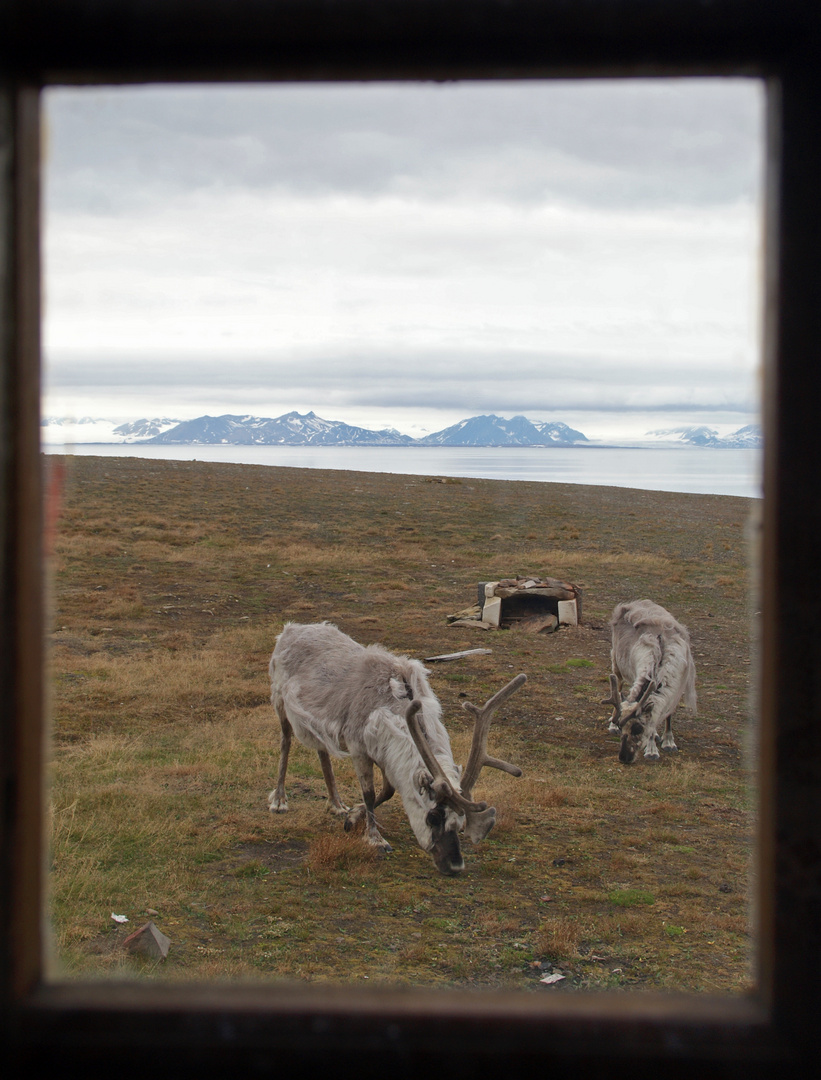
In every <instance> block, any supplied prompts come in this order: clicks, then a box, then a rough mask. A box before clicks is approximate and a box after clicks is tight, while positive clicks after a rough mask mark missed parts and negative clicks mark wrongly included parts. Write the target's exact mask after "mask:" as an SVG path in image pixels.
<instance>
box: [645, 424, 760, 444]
mask: <svg viewBox="0 0 821 1080" xmlns="http://www.w3.org/2000/svg"><path fill="white" fill-rule="evenodd" d="M647 438H648V439H649V440H652V441H657V440H658V441H660V442H677V443H685V444H687V445H688V446H711V447H730V448H736V449H750V450H758V449H760V448H761V447H762V446H763V444H764V436H763V432H762V431H761V425H760V424H747V425H746V427H742V428H739V429H738V431H733V432H731V433H730V434H729V435H719V433H718V432H717V431H716V430H715V429H714V428H709V427H704V426H702V427H677V428H666V429H664V430H662V431H648V433H647Z"/></svg>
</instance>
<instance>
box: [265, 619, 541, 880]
mask: <svg viewBox="0 0 821 1080" xmlns="http://www.w3.org/2000/svg"><path fill="white" fill-rule="evenodd" d="M269 673H270V676H271V702H272V704H273V706H274V709H275V710H276V713H277V716H278V717H279V722H280V726H281V728H282V740H281V754H280V761H279V773H278V777H277V786H276V787H275V788H274V790H273V791H272V792H271V793H270V795H269V797H268V808H269V809H270V810H271V811H272V812H273V813H282V812H284V811H286V810H287V809H288V801H287V798H286V795H285V774H286V771H287V768H288V754H289V752H290V748H291V739H292V736H294V735H295V736H296V738H297V739H298V740H299V742H301V743H302V745H303V746H306V747H308V748H309V749H313V750H316V752H317V754H318V755H319V761H320V764H321V766H322V774H323V776H324V778H325V785H326V787H327V789H328V795H329V798H330V802H331V808H332V809H333V811H334V812H335V813H337V814H340V815H344V816H345V829H346V830H349V829H351V828H353V826H354V825H355V824H357V823H358V822H359V821H362V820H363V818H364V819H365V823H366V824H365V838H366V841H367V842H368V843H369V844H371V845H373V846H374V847H377V848H379V849H381V850H383V851H390V850H391V847H390V844H388V842H387V840H385V838H384V837H383V836H382V835H381V833H380V832H379V828H378V826H377V823H376V818H375V817H374V810H375V809H376V807H377V806H379V805H380V804H381V803H383V802H385V801H387V800H388V799H389V798H391V796H392V795H394V794H395V792H397V791H398V792H399V795H400V797H401V799H402V803H403V805H404V808H405V813H406V814H407V817H408V821H409V822H410V826H411V828H412V830H413V833H414V835H415V837H416V840H417V842H418V843H419V846H420V847H421V848H423V849H424V850H425V851H427V852H429V853H430V854H431V855H432V856H433V861H434V864H435V866H436V868H437V869H438V870H440V871H441V872H442V873H443V874H449V875H455V874H459V873H461V872H462V870H464V866H465V864H464V860H463V858H462V852H461V848H460V843H459V833H460V832H461V831H462V830H464V833H465V835H466V836H467V837H468V838H469V839H470V840H471V841H472V842H473V843H478V842H479V841H480V840H483V839H484V838H485V837H486V836H487V834H488V833H489V832H490V830H491V829H492V828H493V825H494V822H495V820H496V810H495V808H494V807H492V806H488V805H487V803H485V802H474V801H473V787H474V785H475V783H476V780H477V779H478V777H479V773H480V772H481V770H482V768H483V766H485V765H487V766H490V767H492V768H496V769H502V770H503V771H504V772H507V773H510V774H511V775H512V776H521V775H522V770H521V769H520V768H518V766H516V765H511V764H509V763H508V762H505V761H499V760H497V759H496V758H493V757H489V756H488V754H487V736H488V731H489V728H490V721H491V718H492V716H493V713H494V712H495V711H496V709H498V707H499V706H500V705H501V704H502V702H503V701H505V700H506V699H507V698H509V697H510V695H511V694H513V693H514V692H515V691H516V690H517V689H518V688H519V687H520V686H521V685H522V684H523V683H524V682H525V681H526V679H527V676H526V675H523V674H522V675H517V676H516V678H514V679H512V680H511V682H509V683H508V684H507V686H505V687H503V688H502V689H501V690H500V691H499V692H498V693H497V694H495V695H494V696H493V697H492V698H491V699H490V700H489V701H488V702H486V704H485V705H484V706H482V707H481V708H479V707H478V706H476V705H472V704H470V703H469V702H465V705H464V707H465V708H466V709H468V710H469V711H470V712H472V713H473V714H474V716H475V718H476V721H475V726H474V732H473V744H472V747H471V751H470V755H469V758H468V761H467V764H466V766H465V769H464V772H462V769H461V767H460V766H458V765H456V764H455V762H454V760H453V753H452V751H451V746H450V739H449V738H448V733H447V731H446V730H445V727H444V725H443V723H442V720H441V712H442V710H441V705H440V703H439V700H438V698H437V697H436V695H435V694H434V693H433V691H432V690H431V688H430V685H429V684H428V680H427V674H428V672H427V671H426V669H425V668H424V666H423V665H422V664H421V663H420V662H419V661H418V660H412V659H410V658H409V657H407V656H397V655H394V654H393V653H391V652H388V650H387V649H385V648H383V647H382V646H381V645H368V646H363V645H360V644H359V643H358V642H356V641H354V640H353V638H350V637H348V635H347V634H343V633H342V631H341V630H339V629H338V628H337V627H336V626H333V625H332V624H331V623H327V622H322V623H311V624H299V623H288V624H287V625H286V626H285V628H284V630H283V631H282V633H281V634H280V635H279V637H278V638H277V643H276V647H275V649H274V652H273V655H272V656H271V662H270V665H269ZM345 756H349V757H350V759H351V761H352V763H353V766H354V769H355V770H356V775H357V778H358V780H359V784H360V787H361V789H362V803H361V804H359V805H357V806H355V807H353V809H349V808H348V807H347V806H345V804H344V803H343V802H342V800H341V798H340V796H339V792H338V790H337V786H336V778H335V776H334V771H333V766H332V764H331V758H332V757H345ZM374 765H376V766H378V767H379V769H380V771H381V772H382V777H383V783H382V788H381V791H380V792H379V794H378V795H377V794H376V791H375V786H374Z"/></svg>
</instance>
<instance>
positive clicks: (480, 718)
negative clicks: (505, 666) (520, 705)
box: [462, 673, 527, 799]
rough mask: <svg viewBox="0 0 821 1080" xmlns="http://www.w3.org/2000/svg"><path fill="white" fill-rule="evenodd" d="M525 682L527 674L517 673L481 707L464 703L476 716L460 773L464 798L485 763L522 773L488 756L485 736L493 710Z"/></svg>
mask: <svg viewBox="0 0 821 1080" xmlns="http://www.w3.org/2000/svg"><path fill="white" fill-rule="evenodd" d="M526 682H527V675H525V674H524V673H522V674H521V675H517V676H516V678H515V679H511V680H510V682H509V683H508V684H507V686H503V687H502V689H501V690H499V692H498V693H496V694H494V695H493V697H492V698H490V700H489V701H486V702H485V704H484V705H483V706H482V708H481V709H480V708H479V707H478V705H473V704H471V702H469V701H466V702H465V703H464V708H466V709H467V710H468V711H469V712H472V713H473V715H474V716H475V717H476V726H475V727H474V729H473V744H472V746H471V748H470V756H469V757H468V763H467V765H466V766H465V771H464V773H463V774H462V794H463V795H464V796H465V797H466V798H468V799H469V798H470V797H471V795H472V794H473V785H474V784H475V783H476V781H477V780H478V778H479V773H480V772H481V771H482V768H483V767H484V766H485V765H487V766H489V767H490V768H491V769H501V770H502V772H506V773H510V775H511V776H521V775H522V770H521V769H520V768H519V766H518V765H511V764H510V763H509V762H507V761H499V759H498V758H493V757H489V756H488V752H487V736H488V732H489V731H490V721H491V718H492V716H493V714H494V712H496V710H497V709H498V708H499V706H500V705H501V704H502V702H503V701H507V699H508V698H509V697H510V696H511V694H515V693H516V691H517V690H518V689H519V687H520V686H522V685H523V684H524V683H526Z"/></svg>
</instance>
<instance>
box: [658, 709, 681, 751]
mask: <svg viewBox="0 0 821 1080" xmlns="http://www.w3.org/2000/svg"><path fill="white" fill-rule="evenodd" d="M661 748H662V750H678V747H677V746H676V740H675V739H674V738H673V717H672V715H670V716H668V717H667V719H666V720H665V721H664V735H662V737H661Z"/></svg>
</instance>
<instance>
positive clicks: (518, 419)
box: [42, 412, 587, 446]
mask: <svg viewBox="0 0 821 1080" xmlns="http://www.w3.org/2000/svg"><path fill="white" fill-rule="evenodd" d="M42 434H43V441H44V442H45V443H46V444H47V445H48V444H55V443H57V442H77V443H95V442H105V443H147V444H154V445H158V444H165V445H201V444H222V445H233V446H243V445H258V446H278V445H279V446H574V445H575V444H576V443H579V442H586V441H587V439H586V436H584V435H583V434H582V433H581V432H580V431H575V430H574V429H573V428H571V427H568V426H567V424H562V423H560V422H558V421H553V422H544V421H535V422H534V421H531V420H528V419H526V418H525V417H524V416H514V417H513V419H512V420H505V419H504V417H501V416H473V417H471V418H470V419H468V420H462V421H461V422H460V423H458V424H454V425H453V426H452V427H449V428H445V429H444V430H443V431H437V432H435V433H434V434H432V435H426V436H425V437H424V438H421V439H413V438H411V436H410V435H402V434H401V432H399V431H396V430H395V429H394V428H384V429H383V430H381V431H370V430H369V429H368V428H361V427H354V426H353V425H351V424H346V423H343V422H342V421H340V420H323V419H322V418H321V417H319V416H317V415H316V414H315V413H313V412H309V413H304V414H300V413H298V412H289V413H285V414H284V415H283V416H278V417H276V418H275V419H271V418H268V417H259V416H230V415H225V416H199V417H197V419H196V420H171V419H168V418H162V419H154V420H145V419H143V420H136V421H134V422H132V423H128V424H119V425H116V426H115V424H114V423H113V422H112V421H107V420H95V419H92V418H90V417H84V418H83V419H82V420H79V421H69V420H64V419H46V420H44V421H43V431H42Z"/></svg>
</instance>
